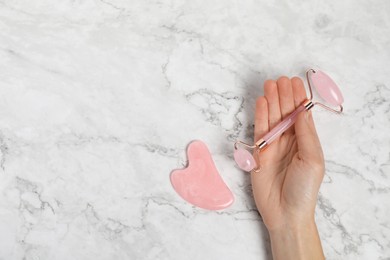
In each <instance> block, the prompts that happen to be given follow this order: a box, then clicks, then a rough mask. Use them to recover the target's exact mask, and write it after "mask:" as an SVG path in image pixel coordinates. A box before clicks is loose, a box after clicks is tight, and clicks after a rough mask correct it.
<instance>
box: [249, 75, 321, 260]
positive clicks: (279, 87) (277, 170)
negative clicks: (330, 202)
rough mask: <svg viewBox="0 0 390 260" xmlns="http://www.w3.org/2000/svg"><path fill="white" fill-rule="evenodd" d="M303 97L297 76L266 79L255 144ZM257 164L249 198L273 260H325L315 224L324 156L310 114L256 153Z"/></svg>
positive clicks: (258, 110) (260, 100) (303, 90)
mask: <svg viewBox="0 0 390 260" xmlns="http://www.w3.org/2000/svg"><path fill="white" fill-rule="evenodd" d="M306 98H307V97H306V92H305V89H304V86H303V82H302V80H301V79H300V78H298V77H294V78H292V79H289V78H288V77H285V76H283V77H280V78H279V79H278V80H277V81H274V80H267V81H266V82H265V83H264V96H261V97H259V98H258V99H257V101H256V113H255V136H254V139H255V141H257V140H259V139H260V138H261V136H263V135H264V134H266V133H267V132H268V131H269V130H270V129H272V128H273V127H274V126H275V125H277V124H278V123H279V122H280V121H281V120H283V118H285V117H286V116H288V115H289V114H290V113H291V112H293V111H294V110H295V108H296V107H298V106H299V105H300V104H302V102H303V101H304V100H305V99H306ZM255 158H257V156H255ZM258 163H260V165H261V167H262V168H261V171H260V172H258V173H256V172H252V173H251V180H252V187H253V194H254V199H255V202H256V206H257V208H258V210H259V212H260V214H261V216H262V218H263V221H264V224H265V225H266V227H267V229H268V231H269V234H270V238H271V247H272V254H273V257H274V259H324V254H323V251H322V246H321V241H320V238H319V235H318V231H317V226H316V223H315V220H314V211H315V207H316V202H317V196H318V191H319V188H320V185H321V182H322V179H323V177H324V157H323V153H322V148H321V144H320V141H319V139H318V135H317V132H316V129H315V126H314V121H313V118H312V116H311V112H310V111H309V112H306V111H304V112H301V113H300V114H299V115H298V118H297V121H296V122H295V125H294V126H292V127H291V128H290V129H288V130H287V131H286V132H285V133H284V134H283V135H282V136H280V137H279V138H278V139H277V140H275V141H274V142H273V143H272V144H270V145H269V146H268V147H267V148H266V149H265V150H264V151H262V152H261V153H260V162H258Z"/></svg>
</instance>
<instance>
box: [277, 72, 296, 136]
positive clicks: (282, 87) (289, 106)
mask: <svg viewBox="0 0 390 260" xmlns="http://www.w3.org/2000/svg"><path fill="white" fill-rule="evenodd" d="M277 85H278V93H279V106H280V114H281V115H282V119H283V118H285V117H287V116H288V115H289V114H291V113H292V112H293V111H294V109H295V105H294V95H293V90H292V86H291V81H290V79H289V78H288V77H286V76H282V77H280V78H279V79H278V81H277ZM293 132H294V128H293V127H290V128H289V129H287V130H286V132H285V133H286V134H288V133H293Z"/></svg>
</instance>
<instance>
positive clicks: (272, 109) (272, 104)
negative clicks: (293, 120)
mask: <svg viewBox="0 0 390 260" xmlns="http://www.w3.org/2000/svg"><path fill="white" fill-rule="evenodd" d="M264 95H265V98H266V99H267V104H268V122H269V123H268V125H269V128H270V129H272V127H274V126H275V125H276V124H277V123H279V122H280V120H281V118H282V116H281V114H280V107H279V95H278V86H277V85H276V82H275V81H273V80H267V81H266V82H265V83H264Z"/></svg>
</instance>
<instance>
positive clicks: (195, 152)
mask: <svg viewBox="0 0 390 260" xmlns="http://www.w3.org/2000/svg"><path fill="white" fill-rule="evenodd" d="M187 156H188V167H187V168H184V169H180V170H174V171H173V172H172V173H171V183H172V186H173V188H174V189H175V190H176V192H177V193H178V194H179V195H180V196H181V197H182V198H183V199H184V200H186V201H188V202H189V203H191V204H193V205H195V206H197V207H199V208H203V209H208V210H219V209H224V208H227V207H229V206H230V205H231V204H232V203H233V201H234V197H233V193H232V192H231V191H230V189H229V188H228V187H227V186H226V184H225V183H224V181H223V180H222V178H221V176H220V175H219V173H218V170H217V168H215V165H214V162H213V159H212V158H211V154H210V152H209V150H208V149H207V146H206V145H205V144H204V143H203V142H201V141H193V142H191V143H190V144H189V146H188V148H187Z"/></svg>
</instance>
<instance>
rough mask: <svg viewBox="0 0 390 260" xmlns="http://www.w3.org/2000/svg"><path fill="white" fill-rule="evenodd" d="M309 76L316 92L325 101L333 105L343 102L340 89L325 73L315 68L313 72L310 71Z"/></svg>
mask: <svg viewBox="0 0 390 260" xmlns="http://www.w3.org/2000/svg"><path fill="white" fill-rule="evenodd" d="M310 77H311V80H312V81H313V83H314V86H315V88H316V90H317V92H318V94H319V95H320V96H321V97H322V98H323V99H324V100H325V101H326V102H328V103H330V104H332V105H334V106H340V105H341V104H342V103H343V102H344V98H343V95H342V94H341V91H340V89H339V88H338V87H337V85H336V83H335V82H334V81H333V80H332V79H331V78H330V77H329V76H328V75H327V74H325V73H324V72H322V71H320V70H317V71H316V72H315V73H312V74H311V76H310Z"/></svg>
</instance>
